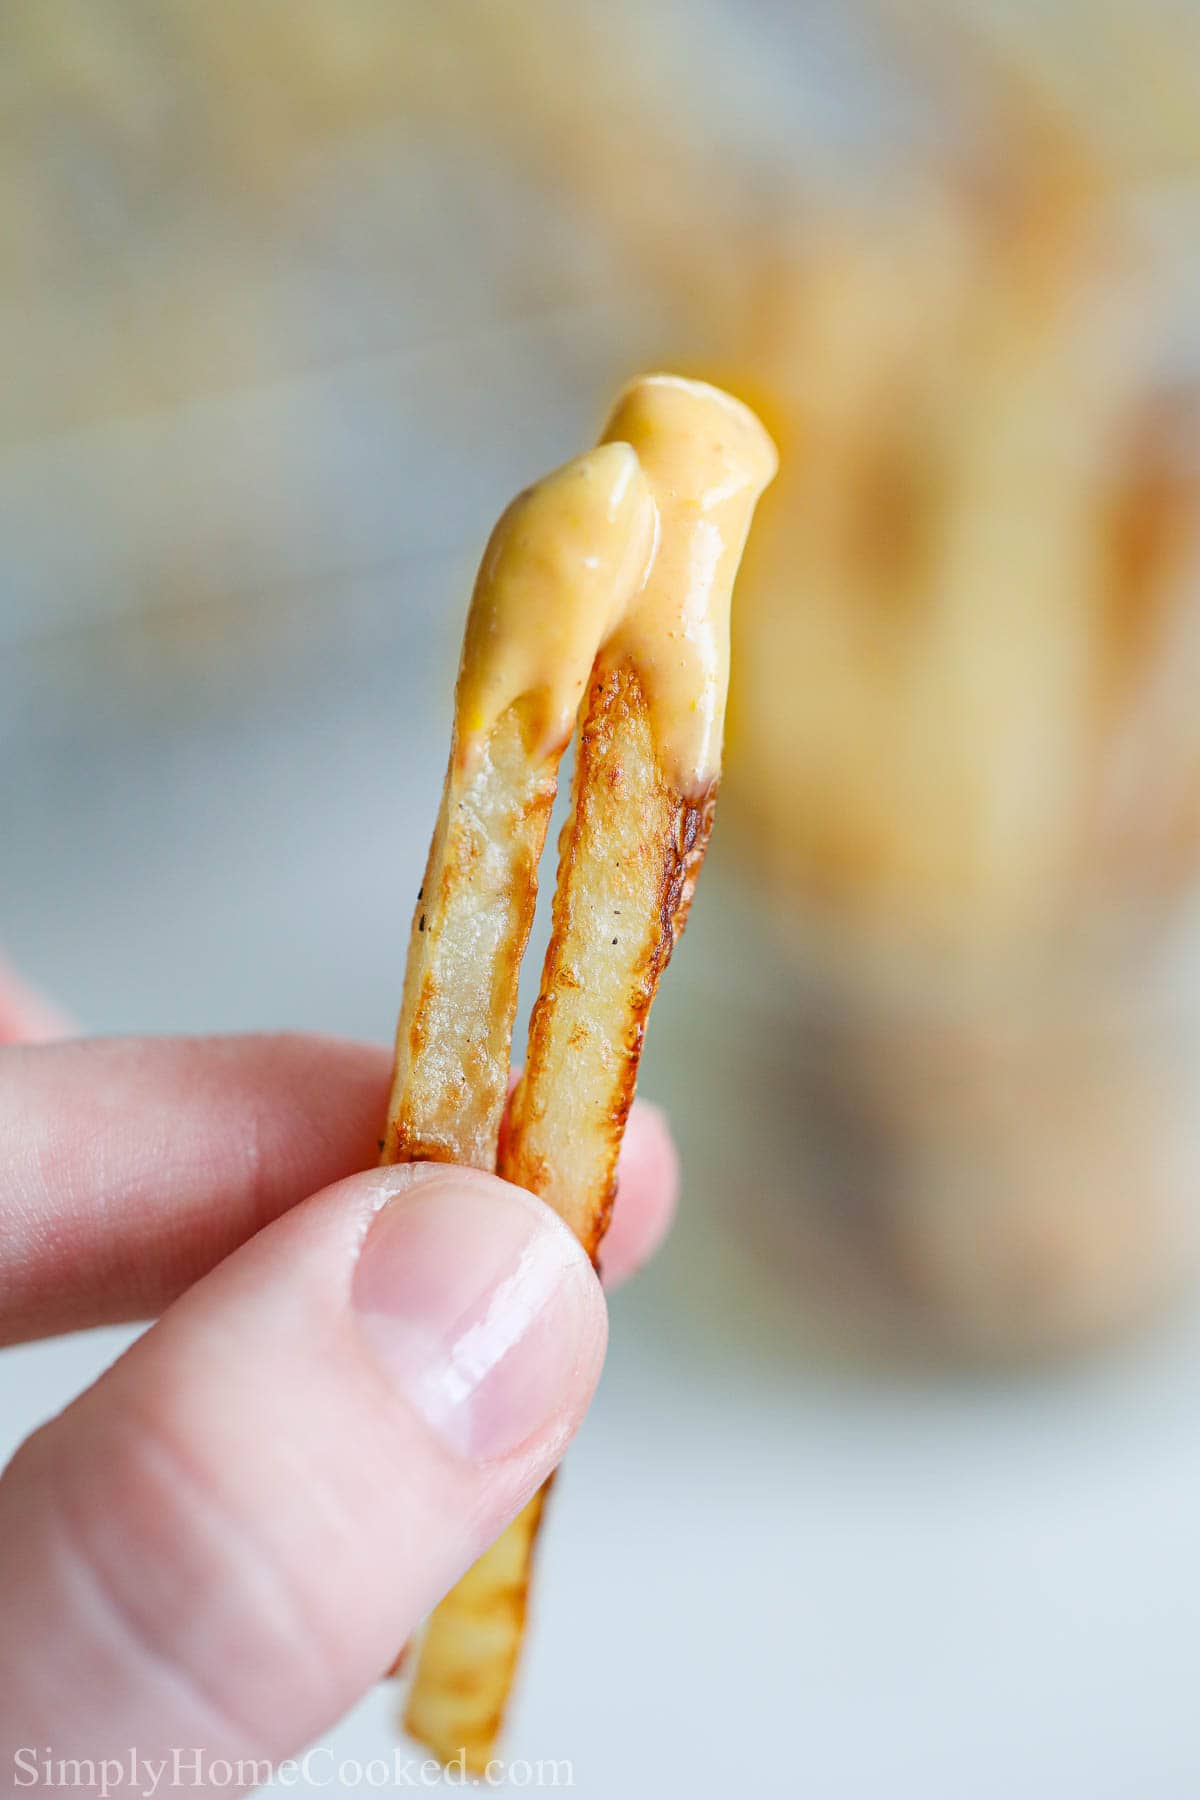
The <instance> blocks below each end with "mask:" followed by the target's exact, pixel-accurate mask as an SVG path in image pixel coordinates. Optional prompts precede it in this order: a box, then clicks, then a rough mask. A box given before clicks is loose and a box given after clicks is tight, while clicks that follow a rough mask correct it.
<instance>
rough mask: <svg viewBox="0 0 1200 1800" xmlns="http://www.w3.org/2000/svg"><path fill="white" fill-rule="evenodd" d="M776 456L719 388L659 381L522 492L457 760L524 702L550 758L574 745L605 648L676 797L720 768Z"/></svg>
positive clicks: (485, 621) (470, 666) (470, 632)
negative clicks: (734, 609) (737, 635)
mask: <svg viewBox="0 0 1200 1800" xmlns="http://www.w3.org/2000/svg"><path fill="white" fill-rule="evenodd" d="M776 461H777V459H776V454H775V447H774V445H773V444H772V442H771V440H770V438H769V437H768V435H767V433H766V431H765V430H764V429H763V427H762V425H761V424H760V423H759V421H758V419H757V418H756V417H755V416H754V414H753V413H752V412H751V411H750V409H749V408H748V407H746V406H743V405H742V403H741V402H740V401H738V400H734V399H733V398H732V397H731V396H730V395H728V394H724V393H722V392H721V391H720V389H718V388H714V387H709V386H707V385H706V384H705V383H703V382H697V381H685V380H682V379H681V378H679V377H677V376H672V375H650V376H646V377H644V378H643V379H641V380H639V381H636V382H634V383H633V384H632V386H630V387H629V388H627V389H626V391H625V393H624V394H623V395H622V396H621V398H620V400H618V402H617V406H616V409H615V411H614V412H613V415H612V417H611V419H610V420H609V422H608V426H607V427H606V429H605V433H604V439H603V441H602V443H601V444H600V446H599V447H598V448H597V449H595V450H591V451H589V452H588V453H587V454H586V455H584V456H580V457H576V459H575V460H574V461H573V462H570V463H567V464H566V465H565V466H564V467H563V468H561V469H557V470H555V471H554V473H553V474H551V475H548V476H546V477H545V479H544V480H543V481H540V482H538V483H537V484H536V485H535V486H534V487H531V488H528V489H527V490H526V491H525V492H524V493H523V494H521V495H519V496H518V498H517V499H516V500H514V502H513V504H512V505H511V506H510V507H509V508H508V510H507V512H506V513H505V514H504V515H503V517H502V518H501V520H500V522H499V524H498V525H497V526H496V529H495V531H494V532H493V533H492V537H491V540H490V542H489V544H488V547H487V550H486V551H485V553H484V558H483V563H482V565H481V567H480V571H479V577H478V580H477V582H476V585H475V593H474V597H473V599H472V602H471V611H470V615H469V617H468V621H467V633H466V640H465V643H464V646H463V660H462V667H461V669H460V672H459V680H458V695H457V717H456V729H457V743H458V754H459V756H460V757H463V758H470V757H471V756H472V755H473V754H475V753H477V751H478V749H479V747H480V746H481V745H482V743H483V742H484V741H485V740H486V738H487V734H488V733H489V732H490V730H491V729H492V727H493V726H494V725H495V723H496V721H497V720H498V719H499V718H500V716H501V714H502V713H504V712H505V711H507V709H508V708H509V707H510V706H512V705H514V704H515V703H516V702H517V701H522V702H523V703H524V704H525V706H526V708H527V710H528V711H529V713H530V716H531V718H532V721H533V730H534V733H535V736H536V738H537V740H538V744H539V746H540V748H541V749H542V751H543V752H544V753H545V754H547V755H549V754H550V753H551V752H552V751H554V750H557V749H559V748H561V746H562V745H563V744H565V743H566V741H567V740H568V739H569V737H570V736H571V733H572V731H573V729H574V724H575V715H576V712H577V710H578V706H579V702H580V700H581V699H582V697H583V693H584V689H585V687H586V686H587V682H588V677H589V675H590V674H591V670H592V666H593V663H594V661H595V659H596V656H597V655H598V653H599V652H600V651H601V650H604V651H605V652H606V654H607V656H608V658H609V659H611V660H614V661H617V662H625V661H628V662H631V663H632V664H633V666H634V667H635V668H636V670H637V674H638V678H639V680H640V683H641V686H642V691H643V693H644V694H645V696H646V701H647V704H648V706H649V709H650V715H651V720H652V723H653V729H654V736H655V741H656V744H657V746H658V749H659V753H660V756H661V759H662V763H663V768H664V773H665V774H666V775H667V776H668V778H669V779H670V780H671V781H672V783H673V784H674V785H675V786H676V787H677V788H678V789H679V790H680V791H681V792H685V793H686V792H692V791H697V790H700V789H703V788H704V787H706V786H707V785H708V784H709V783H710V782H711V781H713V780H714V779H715V777H716V776H717V775H718V774H719V772H720V766H721V732H722V724H723V720H724V714H725V699H726V694H727V691H728V686H729V607H730V600H731V597H732V593H733V582H734V577H735V575H736V574H737V568H738V563H739V562H740V560H741V555H742V549H743V546H744V544H745V541H746V533H747V532H748V530H749V528H750V520H751V516H752V514H753V511H754V506H755V503H756V501H757V500H758V497H759V495H760V494H761V493H762V490H763V488H764V487H765V486H766V485H767V483H768V482H769V481H770V480H771V478H772V476H773V475H774V473H775V468H776Z"/></svg>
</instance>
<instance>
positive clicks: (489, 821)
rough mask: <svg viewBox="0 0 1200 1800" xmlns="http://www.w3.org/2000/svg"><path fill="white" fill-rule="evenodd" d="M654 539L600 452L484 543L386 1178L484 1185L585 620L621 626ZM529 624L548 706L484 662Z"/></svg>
mask: <svg viewBox="0 0 1200 1800" xmlns="http://www.w3.org/2000/svg"><path fill="white" fill-rule="evenodd" d="M548 520H551V521H553V523H554V526H555V530H554V532H553V534H551V533H548V531H547V529H546V526H547V521H548ZM653 532H654V512H653V502H652V501H651V499H650V496H649V493H648V491H647V489H646V485H645V481H644V478H643V477H642V475H641V472H640V470H639V469H638V467H637V463H636V459H635V458H634V456H633V453H632V451H630V450H629V449H628V448H626V447H625V446H622V445H610V446H606V447H605V448H603V449H600V450H595V451H592V452H590V453H589V454H588V455H586V456H581V457H578V458H577V459H576V460H575V461H574V462H572V463H568V464H567V465H566V467H565V468H563V469H559V470H557V471H556V472H555V473H554V474H553V475H550V476H547V478H546V479H545V480H544V481H543V482H541V483H539V484H538V486H537V487H535V488H531V489H529V490H528V491H527V492H526V493H525V494H522V495H521V496H520V497H519V498H518V499H517V500H515V501H514V502H513V504H512V506H511V507H509V509H508V510H507V512H506V513H505V514H504V517H503V518H502V519H501V520H500V522H499V524H498V525H497V527H496V529H495V531H494V532H493V534H492V537H491V540H490V542H489V544H488V547H487V550H486V552H485V554H484V558H483V562H482V565H481V567H480V572H479V578H478V581H477V583H476V587H475V593H474V596H473V598H472V602H471V610H470V613H469V616H468V620H467V630H466V637H465V641H464V646H463V661H462V667H461V670H460V673H459V681H458V690H457V699H456V707H455V723H454V735H453V741H452V744H451V751H450V764H449V768H448V769H447V772H446V781H445V786H444V788H443V792H442V804H441V811H440V813H439V815H438V821H437V825H436V827H435V829H434V834H433V842H432V845H431V847H430V852H429V861H428V864H427V865H426V870H425V879H424V881H423V882H422V884H421V889H420V892H419V893H418V895H417V904H416V909H415V911H414V914H413V923H412V932H411V935H410V939H409V953H408V966H407V969H406V972H405V980H404V999H403V1002H402V1005H401V1011H400V1022H399V1026H398V1028H397V1033H396V1055H395V1067H394V1073H393V1079H392V1092H391V1098H390V1100H389V1103H388V1117H387V1127H386V1134H385V1138H384V1145H383V1152H382V1158H381V1160H382V1161H383V1162H385V1163H394V1162H411V1161H422V1160H428V1161H434V1162H459V1163H464V1164H468V1165H470V1166H471V1167H473V1168H478V1169H493V1168H495V1165H496V1143H497V1138H498V1136H499V1131H500V1120H501V1117H502V1115H503V1112H504V1102H505V1097H506V1094H507V1091H508V1067H509V1047H510V1044H511V1040H512V1025H513V1016H514V1014H515V1012H516V1006H517V979H518V976H519V973H520V967H521V958H522V956H523V954H524V951H525V943H526V940H527V938H528V936H529V927H530V924H531V922H532V919H533V909H534V904H535V901H536V898H537V866H538V860H539V858H540V856H541V853H542V846H543V844H544V842H545V837H546V826H547V824H548V822H549V817H550V808H551V806H552V805H553V801H554V794H555V788H556V785H557V776H558V764H559V761H560V759H561V757H562V753H563V750H564V749H565V748H566V745H567V743H568V742H569V740H570V737H571V732H572V730H573V728H574V721H575V707H576V705H577V703H578V699H579V696H580V694H581V693H582V691H583V687H584V685H585V683H586V680H587V675H588V669H589V668H590V662H591V647H590V635H589V634H590V630H591V621H592V619H593V618H594V617H595V616H596V614H597V612H599V613H600V614H601V615H606V614H607V613H608V612H609V611H610V610H614V609H615V610H619V609H620V608H621V606H622V605H623V604H624V602H625V600H626V599H627V598H628V595H629V593H630V592H632V591H633V590H634V589H635V588H636V587H638V586H639V585H640V583H641V580H642V576H643V574H644V572H645V568H646V564H647V561H648V558H649V554H650V549H651V545H652V541H653ZM539 607H542V608H548V609H551V610H553V612H554V615H555V620H556V627H557V629H556V630H555V631H552V632H551V633H550V642H551V647H552V650H553V652H554V654H555V656H556V657H557V659H558V660H557V667H556V686H555V687H554V689H553V691H551V690H549V689H548V688H547V687H546V686H545V684H542V683H540V682H539V680H538V678H537V671H536V669H532V668H531V667H530V666H528V665H527V664H526V663H524V662H523V661H522V659H521V657H520V655H519V654H518V655H515V656H509V658H508V659H507V660H505V658H504V656H503V655H502V654H501V653H500V652H499V651H497V652H493V650H492V648H491V646H492V642H493V640H494V639H496V638H501V639H503V640H504V641H505V643H507V644H508V646H509V647H510V648H511V647H512V642H513V634H511V633H506V632H505V620H506V617H507V614H508V611H509V610H510V609H514V610H518V611H519V610H521V609H524V610H525V612H531V611H536V610H537V609H538V608H539ZM572 633H573V635H572ZM576 640H582V642H583V644H584V648H583V649H582V650H580V649H579V648H578V647H577V643H576Z"/></svg>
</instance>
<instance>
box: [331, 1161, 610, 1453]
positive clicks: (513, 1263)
mask: <svg viewBox="0 0 1200 1800" xmlns="http://www.w3.org/2000/svg"><path fill="white" fill-rule="evenodd" d="M389 1176H390V1177H391V1179H392V1180H395V1181H396V1182H397V1184H398V1186H397V1191H396V1192H395V1194H394V1195H393V1197H392V1198H391V1199H390V1200H389V1201H388V1202H387V1204H386V1205H385V1206H384V1208H383V1210H382V1211H381V1212H380V1214H379V1215H378V1217H377V1218H376V1219H375V1221H374V1223H373V1224H372V1226H371V1229H370V1231H369V1232H368V1234H367V1238H366V1242H365V1243H364V1245H363V1249H362V1253H361V1255H360V1257H359V1262H358V1267H357V1269H356V1271H355V1278H354V1304H355V1308H356V1310H357V1312H358V1315H359V1318H360V1322H361V1326H362V1330H363V1332H364V1334H365V1336H366V1338H367V1340H368V1342H369V1343H370V1345H371V1347H372V1349H373V1350H374V1352H375V1354H376V1356H377V1357H378V1359H379V1361H380V1362H381V1363H382V1364H383V1366H384V1368H385V1370H386V1371H387V1373H388V1375H389V1376H390V1378H391V1380H392V1381H393V1382H394V1383H395V1385H396V1386H397V1387H398V1388H399V1390H400V1392H401V1394H402V1395H403V1397H404V1399H405V1400H406V1402H407V1403H408V1404H409V1405H410V1406H412V1407H413V1408H414V1409H415V1410H416V1411H417V1412H419V1413H420V1414H422V1416H423V1417H424V1418H425V1419H426V1420H427V1422H428V1423H429V1425H430V1426H431V1427H432V1428H433V1430H434V1431H435V1432H436V1433H437V1434H438V1436H439V1437H441V1438H442V1439H443V1440H444V1441H445V1442H446V1443H447V1444H448V1445H449V1446H450V1448H451V1449H452V1450H454V1451H455V1452H456V1453H457V1454H458V1455H459V1456H463V1457H466V1458H467V1459H468V1460H470V1461H472V1462H487V1461H491V1460H493V1459H495V1458H497V1457H502V1456H507V1455H509V1454H510V1453H511V1452H513V1451H515V1450H517V1449H519V1448H520V1447H521V1446H522V1445H523V1444H525V1443H527V1442H528V1441H529V1439H531V1438H532V1437H533V1436H534V1435H535V1434H542V1433H545V1432H547V1431H554V1430H561V1429H563V1428H564V1426H566V1427H570V1426H572V1425H574V1424H575V1423H576V1422H577V1419H578V1416H579V1415H580V1414H581V1413H582V1411H583V1408H584V1406H586V1404H587V1400H588V1399H589V1398H590V1396H591V1390H592V1388H593V1387H594V1385H595V1382H596V1379H597V1377H598V1375H599V1373H600V1364H601V1361H602V1360H603V1355H604V1342H605V1329H606V1327H605V1313H604V1302H603V1300H602V1298H601V1296H600V1290H599V1285H598V1283H597V1281H596V1278H595V1275H594V1274H593V1272H592V1269H591V1266H590V1264H589V1263H588V1260H587V1258H586V1257H585V1255H584V1253H583V1251H582V1249H581V1248H580V1246H579V1245H578V1244H577V1243H576V1241H575V1239H574V1238H573V1237H572V1236H571V1234H570V1233H569V1232H568V1231H567V1230H566V1229H565V1227H563V1226H562V1225H561V1224H560V1223H559V1222H558V1220H556V1219H555V1218H554V1217H553V1215H552V1214H551V1213H550V1212H549V1211H548V1210H547V1209H546V1208H545V1207H544V1206H543V1205H542V1203H541V1202H540V1201H538V1200H535V1199H534V1198H533V1196H532V1195H531V1194H525V1193H522V1192H521V1190H520V1189H519V1188H514V1187H510V1186H509V1185H508V1183H507V1182H502V1181H499V1180H497V1179H496V1178H495V1177H494V1176H490V1175H482V1174H476V1173H474V1172H464V1171H462V1170H459V1169H454V1170H451V1169H448V1168H442V1167H440V1166H434V1165H431V1164H425V1165H422V1166H420V1167H417V1168H410V1169H408V1170H405V1171H403V1172H402V1171H400V1170H395V1171H394V1172H393V1171H389Z"/></svg>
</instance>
